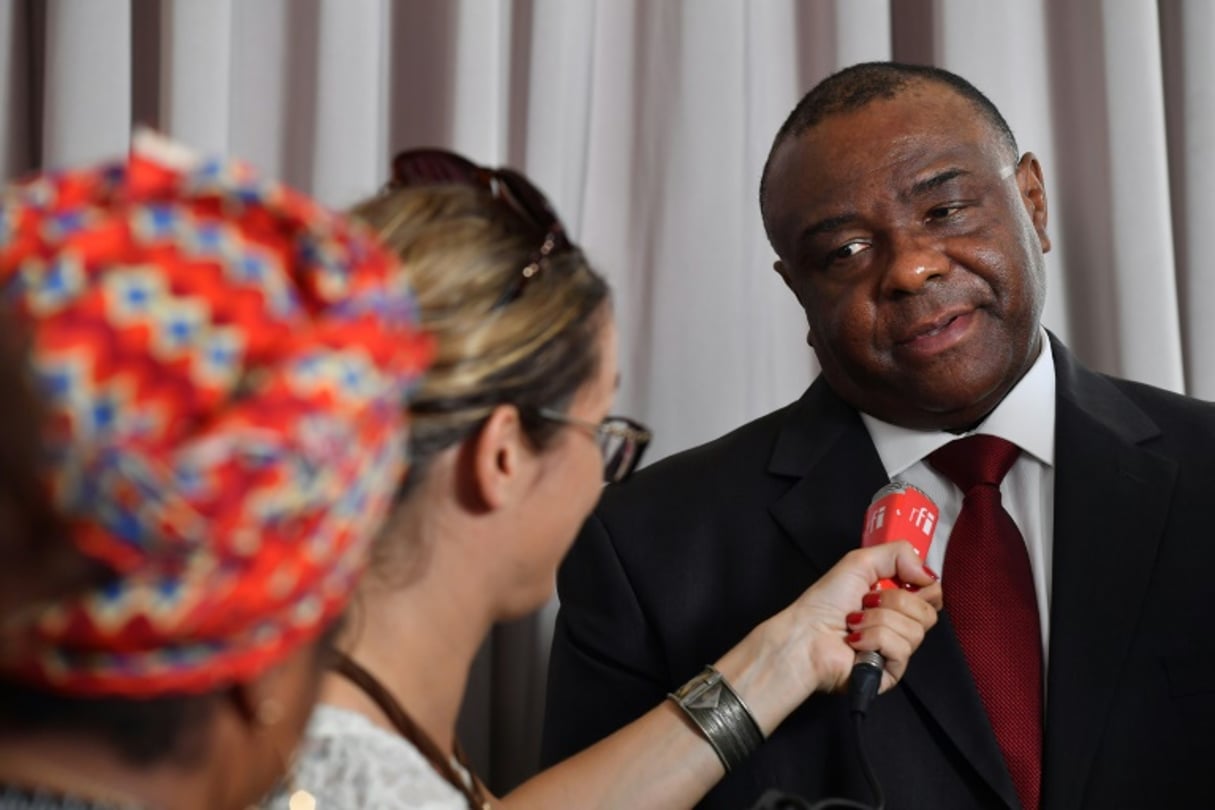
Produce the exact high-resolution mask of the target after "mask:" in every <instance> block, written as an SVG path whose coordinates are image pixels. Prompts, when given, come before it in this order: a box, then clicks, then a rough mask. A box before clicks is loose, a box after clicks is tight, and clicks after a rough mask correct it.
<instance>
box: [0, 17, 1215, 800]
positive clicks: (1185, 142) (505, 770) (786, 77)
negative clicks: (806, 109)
mask: <svg viewBox="0 0 1215 810" xmlns="http://www.w3.org/2000/svg"><path fill="white" fill-rule="evenodd" d="M1212 38H1215V4H1211V3H1209V2H1206V0H1074V2H1068V3H1058V2H1050V0H989V2H982V3H976V2H973V0H801V1H800V2H798V1H797V0H763V2H739V0H513V1H512V0H396V2H392V0H257V2H249V1H248V0H41V1H38V0H8V2H5V3H2V4H0V54H3V56H2V57H0V115H2V116H4V117H5V122H4V126H3V130H2V132H0V175H3V176H4V177H13V176H16V175H19V174H22V173H24V172H27V171H29V170H31V169H35V168H41V167H48V166H57V165H63V164H67V163H74V162H79V161H82V160H90V159H93V158H98V157H102V156H106V155H112V154H114V153H115V152H118V151H121V150H122V149H124V148H125V146H126V143H127V139H128V137H129V132H130V126H131V122H132V121H142V122H147V123H151V124H155V125H157V126H159V127H160V128H162V129H164V130H166V131H167V132H168V133H169V134H170V135H172V136H174V137H176V138H179V139H181V140H184V141H186V142H188V143H190V144H193V145H194V146H196V147H199V148H202V149H205V150H219V151H223V152H230V153H234V154H238V155H240V156H241V157H243V158H245V159H247V160H249V161H251V162H252V163H253V164H254V165H256V166H258V167H259V168H260V169H261V170H262V171H263V172H265V173H268V174H270V175H273V176H278V177H280V178H282V179H284V180H285V181H287V182H288V183H291V184H293V185H295V186H297V187H299V188H301V189H303V190H305V191H308V192H310V193H313V194H315V195H317V196H318V197H319V198H320V199H321V200H323V201H325V202H327V203H329V204H330V205H333V206H345V205H348V204H350V203H351V202H353V201H354V200H356V199H358V198H359V197H361V196H363V195H366V194H369V193H371V192H372V191H374V190H375V189H376V188H377V187H378V186H379V184H380V183H381V182H382V180H383V179H384V177H385V174H386V171H387V166H388V160H389V157H390V154H391V153H392V152H393V151H395V150H397V149H401V148H405V147H411V146H420V145H439V146H446V147H451V148H455V149H457V150H460V151H463V152H466V153H467V154H469V155H470V156H471V157H473V158H474V159H476V160H478V161H480V162H483V163H491V164H502V163H506V164H511V165H513V166H516V167H518V168H521V169H523V170H524V171H526V172H527V173H528V174H529V175H531V176H532V177H533V178H534V179H535V180H536V181H537V183H538V184H539V185H540V186H541V187H542V188H544V189H545V190H546V191H547V192H548V193H549V195H550V196H551V198H552V199H553V201H554V203H555V205H556V207H557V209H558V210H559V211H560V212H561V214H562V216H563V218H564V219H565V221H566V222H567V224H568V226H569V228H570V231H571V232H572V234H573V235H574V237H575V238H576V239H578V241H580V242H581V243H582V244H583V245H584V247H585V248H586V250H587V252H588V254H589V255H590V257H591V258H592V260H593V261H594V262H595V263H596V265H597V266H598V267H599V268H601V269H602V270H603V272H604V273H605V274H606V275H607V276H608V278H609V279H610V281H611V282H612V284H613V286H614V288H615V299H616V310H617V316H618V318H619V322H620V327H621V342H622V345H621V364H622V367H623V371H624V375H625V376H624V380H623V383H622V386H621V390H620V395H619V397H618V403H617V409H618V410H620V411H622V412H625V413H629V414H631V415H633V416H635V417H637V418H639V419H642V420H644V421H645V422H647V423H648V424H650V425H652V426H653V427H654V428H655V433H656V439H655V443H654V446H653V447H652V448H651V455H650V456H649V460H653V459H655V458H659V457H661V456H662V455H665V454H667V453H670V452H674V451H676V450H679V449H682V448H685V447H688V446H690V445H692V444H695V443H698V442H700V441H703V440H706V439H708V438H711V437H713V436H715V435H717V434H719V433H721V432H723V431H725V430H726V429H728V428H730V427H732V426H734V425H737V424H740V423H742V422H743V421H745V420H747V419H749V418H751V417H754V416H756V415H758V414H760V413H763V412H765V411H767V410H769V409H771V408H773V407H775V406H778V405H780V404H783V403H785V402H788V401H789V400H791V399H793V398H794V397H795V396H796V395H797V394H798V393H800V391H801V390H802V389H803V388H804V387H805V385H806V383H807V382H808V381H809V380H810V379H811V377H812V376H813V374H814V372H815V365H814V362H813V355H812V353H811V351H810V350H809V349H808V348H807V347H806V346H805V343H804V340H805V325H804V320H803V317H802V314H801V312H800V310H799V309H798V307H797V304H796V302H795V300H794V298H793V296H792V295H791V294H790V293H789V292H788V291H787V290H786V289H785V288H784V285H783V284H782V283H781V281H780V279H779V277H778V276H777V275H776V273H774V272H772V270H771V265H772V261H773V258H774V257H773V255H772V251H771V249H770V248H769V247H768V244H767V241H766V239H765V238H764V234H763V229H762V227H761V224H760V219H759V212H758V205H757V203H756V193H757V184H758V178H759V173H760V169H761V167H762V165H763V161H764V158H765V156H766V154H767V150H768V147H769V146H770V144H771V140H772V137H773V135H774V134H775V132H776V129H777V127H778V126H779V125H780V123H781V121H782V120H783V119H784V117H785V115H786V114H787V113H788V111H789V110H790V109H791V108H792V106H793V104H794V103H795V102H796V101H797V99H798V98H799V97H800V96H801V94H802V93H803V92H804V91H805V90H807V89H809V87H810V86H811V85H812V84H813V83H814V82H816V81H817V80H818V79H820V78H822V77H823V76H825V75H827V74H828V73H829V72H831V71H832V70H834V69H836V68H838V67H842V66H845V65H848V64H851V63H853V62H857V61H863V60H870V59H889V58H894V59H899V60H902V61H911V62H921V63H932V64H936V65H940V66H942V67H945V68H948V69H950V70H953V71H955V72H957V73H959V74H961V75H963V76H965V77H966V78H968V79H969V80H971V81H972V82H973V83H974V84H975V85H976V86H977V87H979V89H980V90H983V91H984V92H985V93H987V94H988V95H989V96H990V97H991V98H992V100H993V101H994V102H995V103H996V105H997V106H998V107H999V108H1000V109H1001V111H1002V112H1003V113H1004V115H1005V117H1006V118H1007V119H1008V121H1009V123H1010V125H1011V126H1012V128H1013V131H1014V133H1015V134H1016V136H1017V138H1018V141H1019V142H1020V145H1021V148H1022V149H1025V150H1031V151H1033V152H1034V153H1035V154H1037V155H1038V157H1039V159H1040V160H1041V162H1042V165H1043V168H1044V170H1045V177H1046V188H1047V192H1048V199H1049V202H1050V223H1049V232H1050V235H1051V237H1052V239H1053V242H1054V249H1053V250H1052V251H1051V253H1050V254H1049V255H1048V257H1047V258H1048V261H1047V271H1048V284H1049V294H1048V299H1047V309H1046V316H1045V320H1046V324H1047V326H1049V327H1050V328H1051V329H1052V330H1054V331H1055V332H1056V333H1057V334H1059V335H1060V336H1061V337H1062V338H1063V339H1064V340H1065V341H1066V342H1067V343H1068V344H1069V345H1070V346H1071V347H1072V348H1073V349H1074V350H1075V351H1076V353H1077V354H1078V355H1079V356H1080V357H1081V358H1082V359H1084V360H1085V361H1086V362H1088V363H1089V364H1090V365H1092V366H1094V367H1095V368H1097V369H1099V370H1102V371H1107V372H1111V373H1115V374H1119V375H1121V376H1125V377H1130V378H1133V379H1138V380H1142V381H1144V382H1149V383H1153V384H1156V385H1160V386H1163V387H1165V388H1170V389H1173V390H1176V391H1184V392H1187V393H1190V394H1192V395H1196V396H1199V397H1204V398H1208V399H1209V398H1215V317H1212V316H1213V315H1215V272H1212V270H1211V269H1210V268H1209V267H1208V266H1207V256H1208V255H1209V254H1210V253H1211V252H1212V249H1215V228H1213V227H1212V226H1211V223H1212V222H1215V137H1212V130H1213V129H1215V85H1213V84H1212V83H1211V81H1210V77H1211V76H1212V75H1215V49H1212V48H1211V47H1210V45H1209V42H1210V41H1211V40H1212ZM551 614H552V608H551V606H550V608H549V609H548V610H546V611H545V612H544V613H543V614H542V616H541V617H540V618H539V619H537V620H529V621H527V622H523V623H519V624H516V625H512V626H510V627H509V628H504V629H503V630H501V631H499V632H498V633H496V634H495V637H494V639H492V640H491V643H490V644H489V645H488V646H487V648H486V650H485V652H484V655H483V661H482V666H480V667H479V668H478V670H477V672H476V673H474V678H473V682H472V683H473V695H472V696H473V698H474V699H473V700H472V701H471V702H470V705H469V707H468V714H467V715H466V718H465V719H466V721H467V725H466V729H465V736H466V737H467V739H466V747H468V748H469V750H470V754H471V755H472V756H473V757H474V760H475V761H477V766H478V768H479V769H480V771H481V772H482V773H483V774H484V775H485V776H486V777H487V778H488V779H489V781H490V783H491V785H492V786H494V787H496V788H499V789H500V788H502V787H504V786H507V785H510V784H513V783H514V782H516V781H517V780H518V779H519V778H520V777H521V776H522V775H523V774H525V773H526V772H528V770H529V769H530V768H531V767H533V766H532V762H533V760H534V750H535V737H536V733H537V718H538V715H539V711H540V710H541V706H542V694H543V668H544V657H545V651H546V650H547V647H548V627H549V623H550V621H551Z"/></svg>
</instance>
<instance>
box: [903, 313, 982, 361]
mask: <svg viewBox="0 0 1215 810" xmlns="http://www.w3.org/2000/svg"><path fill="white" fill-rule="evenodd" d="M974 318H975V310H974V309H973V308H970V307H960V308H956V309H950V310H948V311H946V312H942V313H939V314H937V315H934V316H933V317H932V318H928V319H925V320H921V321H918V322H916V323H915V324H913V325H912V326H911V327H909V328H907V329H905V330H903V331H902V333H900V334H899V335H898V336H897V337H896V339H895V344H896V345H897V346H898V347H899V348H901V349H910V350H912V351H916V352H928V353H933V352H937V351H941V350H943V349H947V348H950V347H951V346H953V345H954V344H956V343H958V342H959V341H960V340H962V339H963V338H964V337H965V336H966V334H967V333H968V332H969V331H970V326H971V325H972V324H973V323H974Z"/></svg>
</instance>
